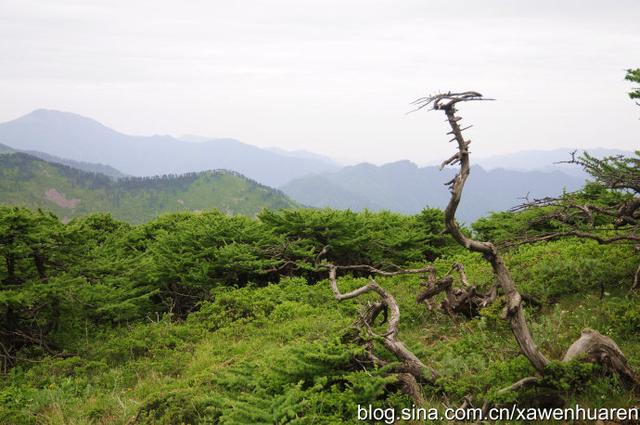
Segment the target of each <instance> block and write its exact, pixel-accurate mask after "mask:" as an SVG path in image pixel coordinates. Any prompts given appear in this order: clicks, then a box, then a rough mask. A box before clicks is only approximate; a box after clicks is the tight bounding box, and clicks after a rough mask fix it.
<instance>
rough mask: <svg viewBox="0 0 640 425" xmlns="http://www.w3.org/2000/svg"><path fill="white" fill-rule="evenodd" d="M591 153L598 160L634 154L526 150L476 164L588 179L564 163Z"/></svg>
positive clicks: (491, 167)
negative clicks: (585, 153)
mask: <svg viewBox="0 0 640 425" xmlns="http://www.w3.org/2000/svg"><path fill="white" fill-rule="evenodd" d="M585 151H586V152H589V154H590V155H593V156H595V157H598V158H603V157H605V156H613V155H624V156H629V155H631V154H632V153H633V152H629V151H623V150H620V149H604V148H592V149H578V148H558V149H553V150H546V151H543V150H526V151H520V152H515V153H510V154H504V155H494V156H490V157H486V158H476V159H475V163H476V164H478V165H481V166H482V167H483V168H484V169H486V170H493V169H496V168H504V169H508V170H516V171H562V172H563V173H566V174H571V175H573V176H577V177H582V178H586V176H587V175H586V173H585V172H584V171H583V170H582V168H581V167H577V166H576V165H574V164H566V163H564V162H566V161H569V160H570V159H571V153H572V152H576V154H577V155H578V156H579V155H581V154H583V153H584V152H585Z"/></svg>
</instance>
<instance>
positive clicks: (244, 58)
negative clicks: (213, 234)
mask: <svg viewBox="0 0 640 425" xmlns="http://www.w3.org/2000/svg"><path fill="white" fill-rule="evenodd" d="M629 67H640V1H638V0H608V1H604V0H601V1H595V0H580V1H567V0H565V1H557V0H554V1H541V0H535V1H533V0H531V1H456V2H452V1H448V2H445V1H428V0H416V1H404V0H395V1H375V0H355V1H350V0H341V1H338V0H319V1H307V0H305V1H302V0H269V1H264V0H263V1H259V0H253V1H243V0H225V1H219V0H205V1H191V0H189V1H186V0H183V1H165V0H153V1H137V0H126V1H123V0H104V1H96V0H74V1H70V0H55V1H52V0H42V1H34V0H0V99H1V100H0V121H7V120H10V119H14V118H16V117H18V116H20V115H23V114H25V113H28V112H30V111H31V110H34V109H37V108H50V109H58V110H63V111H70V112H76V113H79V114H82V115H86V116H90V117H92V118H95V119H97V120H98V121H100V122H102V123H104V124H105V125H107V126H109V127H111V128H114V129H116V130H118V131H121V132H124V133H129V134H141V135H150V134H173V135H180V134H198V135H205V136H212V137H232V138H236V139H239V140H241V141H243V142H246V143H250V144H254V145H258V146H262V147H269V146H277V147H280V148H284V149H306V150H310V151H315V152H318V153H323V154H327V155H330V156H333V157H344V158H351V159H357V160H366V161H370V162H375V163H382V162H389V161H393V160H398V159H411V160H413V161H415V162H418V163H428V162H432V161H436V160H440V159H442V158H444V157H446V156H449V154H450V151H451V149H452V148H453V147H452V146H451V145H448V144H447V142H446V141H447V140H448V138H447V137H446V136H445V135H444V133H445V132H446V131H447V129H446V128H445V123H444V122H443V116H441V114H438V113H436V112H429V113H426V112H420V113H416V114H410V115H405V113H406V112H407V111H408V110H409V109H410V107H409V105H408V104H409V102H410V101H411V100H413V99H415V98H417V97H419V96H421V95H424V94H427V93H431V92H435V91H440V90H444V91H446V90H476V91H479V92H481V93H483V94H484V95H486V96H490V97H495V98H496V99H497V100H498V101H497V102H483V103H478V104H474V105H471V104H469V105H464V106H463V108H462V115H463V116H464V118H465V121H464V122H465V123H472V124H474V129H472V130H470V133H471V134H470V136H471V138H472V139H473V144H472V152H473V153H474V154H476V155H477V156H482V157H484V156H488V155H491V154H497V153H507V152H513V151H517V150H524V149H533V148H535V149H547V148H548V149H552V148H555V147H564V146H580V147H586V148H588V147H599V146H600V147H611V148H621V149H634V148H636V149H637V148H638V147H640V143H639V141H640V140H639V137H638V135H639V134H640V120H639V119H638V118H639V117H640V107H637V106H635V105H634V103H633V102H632V101H631V100H629V99H628V98H627V96H626V92H627V91H629V90H630V88H631V85H630V84H629V83H627V82H625V81H624V80H623V77H624V70H625V69H626V68H629Z"/></svg>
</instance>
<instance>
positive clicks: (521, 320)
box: [414, 91, 640, 390]
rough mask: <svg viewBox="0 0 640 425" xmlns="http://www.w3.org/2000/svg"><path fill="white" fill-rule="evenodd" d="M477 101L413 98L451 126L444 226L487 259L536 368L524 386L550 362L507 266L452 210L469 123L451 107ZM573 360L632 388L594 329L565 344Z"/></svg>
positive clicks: (624, 366) (618, 355) (630, 377)
mask: <svg viewBox="0 0 640 425" xmlns="http://www.w3.org/2000/svg"><path fill="white" fill-rule="evenodd" d="M481 100H489V99H485V98H483V97H482V95H481V94H480V93H477V92H473V91H468V92H462V93H451V92H449V93H442V94H436V95H433V96H428V97H423V98H420V99H418V100H416V101H415V102H414V104H415V105H416V106H417V109H418V110H419V109H423V108H430V109H431V110H436V111H443V112H444V114H445V115H446V117H447V122H448V124H449V127H450V128H451V131H450V132H449V133H447V134H449V135H451V136H452V138H451V140H450V141H451V142H455V143H456V145H457V150H456V153H455V154H454V155H452V156H451V157H450V158H448V159H447V160H445V161H444V162H443V163H442V166H441V167H442V168H444V167H445V166H447V165H458V166H459V170H458V173H457V174H456V175H455V177H454V178H453V179H452V180H451V181H449V182H448V183H447V184H448V186H449V188H450V192H451V197H450V199H449V203H448V205H447V207H446V209H445V225H446V229H447V231H448V232H449V233H450V234H451V235H452V236H453V238H454V239H455V240H456V241H457V242H458V243H459V244H460V245H462V246H464V247H465V248H466V249H468V250H470V251H473V252H478V253H480V254H482V256H483V257H484V259H485V260H486V261H488V262H489V263H490V264H491V268H492V270H493V274H494V276H495V279H496V281H497V283H498V285H499V287H500V288H501V289H502V292H503V293H504V296H505V299H506V306H505V309H504V311H503V314H502V316H503V318H504V319H505V320H507V321H508V323H509V325H510V327H511V330H512V332H513V335H514V337H515V340H516V341H517V343H518V346H519V348H520V351H521V352H522V354H523V355H524V356H525V357H526V358H527V359H528V360H529V362H530V363H531V365H532V366H533V367H534V368H535V370H536V371H537V373H538V375H537V376H534V377H530V378H527V379H526V380H523V381H521V382H526V385H527V386H530V385H532V384H535V383H537V382H539V381H540V380H541V378H542V377H543V376H544V374H545V371H546V368H547V366H548V365H549V363H550V361H549V359H547V357H546V356H545V355H544V354H543V353H542V352H541V351H540V349H539V347H538V345H537V344H536V342H535V339H534V338H533V335H532V333H531V331H530V329H529V326H528V323H527V319H526V316H525V312H524V305H523V297H522V295H521V294H520V292H519V291H518V289H517V287H516V285H515V283H514V281H513V279H512V278H511V275H510V273H509V270H508V268H507V266H506V265H505V263H504V261H503V259H502V257H501V255H500V253H499V251H498V249H497V248H496V246H495V245H494V244H493V243H491V242H486V241H479V240H475V239H472V238H470V237H468V236H466V235H465V234H464V233H463V232H462V230H461V228H460V226H459V225H458V223H457V221H456V218H455V215H456V210H457V208H458V205H459V203H460V199H461V197H462V191H463V189H464V186H465V183H466V181H467V178H468V177H469V172H470V161H469V145H470V143H471V140H468V139H465V137H464V135H463V131H464V130H466V129H468V128H470V126H469V127H465V128H462V127H461V126H460V121H461V120H462V118H461V117H460V116H458V115H457V112H458V110H457V106H458V104H460V103H463V102H470V101H481ZM573 359H580V360H583V361H588V362H593V363H597V364H599V365H600V366H602V368H603V369H604V370H605V371H608V372H610V373H616V374H618V375H620V377H621V378H622V380H623V382H626V383H628V384H630V385H632V386H634V387H638V385H640V381H639V379H638V376H637V375H636V374H635V372H634V371H633V370H631V368H630V367H629V365H628V362H627V359H626V357H625V356H624V354H623V353H622V351H621V350H620V348H619V347H618V346H617V345H616V343H615V342H614V341H613V340H611V339H610V338H608V337H606V336H603V335H601V334H600V333H599V332H597V331H595V330H591V329H585V330H584V331H583V332H582V335H581V337H580V338H579V339H578V340H577V341H576V342H574V343H573V344H572V345H571V347H570V348H569V350H568V351H567V353H566V355H565V356H564V358H563V359H562V360H563V361H570V360H573ZM514 385H515V386H516V387H514V388H511V387H510V388H509V389H511V390H515V389H518V388H519V387H521V386H522V385H524V384H521V385H520V386H518V385H517V384H514ZM512 387H513V386H512Z"/></svg>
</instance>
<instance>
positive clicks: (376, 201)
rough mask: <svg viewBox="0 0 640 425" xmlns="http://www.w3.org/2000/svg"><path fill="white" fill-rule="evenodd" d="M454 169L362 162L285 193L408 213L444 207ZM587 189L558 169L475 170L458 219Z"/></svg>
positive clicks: (309, 201) (324, 203) (319, 203)
mask: <svg viewBox="0 0 640 425" xmlns="http://www.w3.org/2000/svg"><path fill="white" fill-rule="evenodd" d="M454 174H455V170H453V169H446V168H445V169H444V170H442V171H440V170H439V168H438V167H422V168H420V167H418V166H417V165H415V164H414V163H412V162H410V161H399V162H394V163H390V164H385V165H382V166H376V165H372V164H359V165H355V166H350V167H345V168H343V169H341V170H340V171H337V172H332V173H323V174H317V175H312V176H307V177H303V178H299V179H295V180H293V181H291V182H289V183H287V184H286V185H283V186H281V187H280V189H281V190H282V191H283V192H284V193H286V194H287V195H288V196H290V197H291V198H293V199H294V200H296V201H298V202H300V203H302V204H305V205H309V206H313V207H333V208H339V209H345V208H350V209H353V210H362V209H364V208H367V209H371V210H381V209H389V210H392V211H399V212H403V213H407V214H414V213H417V212H419V211H420V210H421V209H423V208H424V207H425V206H429V207H437V208H444V207H445V206H446V205H447V202H448V201H449V191H448V189H447V187H446V186H445V185H444V184H445V183H446V182H447V181H449V180H451V179H452V178H453V176H454ZM583 185H584V179H583V178H580V177H575V176H571V175H568V174H565V173H562V172H559V171H554V172H543V171H526V172H522V171H513V170H505V169H495V170H491V171H486V170H484V169H483V168H482V167H479V166H475V167H472V169H471V177H470V178H469V180H468V182H467V185H466V187H465V191H464V195H463V197H462V202H461V205H460V208H459V210H458V211H459V214H458V217H459V218H460V219H461V220H462V221H465V222H466V223H471V222H473V221H474V220H476V219H478V218H480V217H482V216H483V215H486V214H487V213H489V212H491V211H501V210H505V209H508V208H510V207H513V206H514V205H517V204H518V203H520V202H522V199H521V198H522V197H525V196H527V194H528V195H529V196H530V197H531V198H534V197H543V196H553V195H558V194H560V193H561V192H562V190H563V189H566V190H569V191H572V190H576V189H578V188H580V187H582V186H583Z"/></svg>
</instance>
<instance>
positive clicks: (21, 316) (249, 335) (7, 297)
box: [0, 207, 640, 424]
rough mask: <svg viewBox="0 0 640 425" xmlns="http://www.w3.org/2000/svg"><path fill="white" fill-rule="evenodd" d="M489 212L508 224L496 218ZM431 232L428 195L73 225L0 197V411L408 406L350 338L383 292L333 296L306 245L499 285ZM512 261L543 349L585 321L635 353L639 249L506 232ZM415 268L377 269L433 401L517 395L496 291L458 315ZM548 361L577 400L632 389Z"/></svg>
mask: <svg viewBox="0 0 640 425" xmlns="http://www.w3.org/2000/svg"><path fill="white" fill-rule="evenodd" d="M492 220H493V221H492ZM514 220H517V219H515V218H514ZM481 226H484V227H482V229H480V228H478V229H479V231H480V230H482V231H485V232H488V231H489V230H488V229H492V230H491V231H492V232H505V231H506V230H505V228H507V229H509V228H510V226H511V227H513V226H515V225H514V224H513V223H511V221H510V220H506V219H505V217H499V218H497V217H493V218H492V219H488V220H485V221H484V222H483V224H482V225H481ZM442 229H443V215H442V212H440V211H437V210H425V211H424V212H423V213H422V214H419V215H417V216H402V215H398V214H392V213H375V214H374V213H367V212H365V213H359V214H356V213H352V212H348V211H346V212H341V211H333V210H295V211H279V212H273V211H264V212H263V213H262V214H260V215H259V217H258V218H257V219H250V218H246V217H231V216H227V215H224V214H221V213H218V212H215V211H209V212H203V213H178V214H170V215H165V216H162V217H160V218H158V219H156V220H154V221H152V222H149V223H147V224H143V225H137V226H132V225H129V224H126V223H123V222H118V221H116V220H113V219H112V218H111V217H110V216H108V215H103V214H97V215H90V216H87V217H85V218H80V219H75V220H72V221H71V222H70V223H68V224H66V225H64V224H61V223H60V222H59V221H58V220H57V219H56V218H55V217H53V216H52V215H50V214H48V213H45V212H41V211H35V212H34V211H29V210H25V209H20V208H10V207H3V208H2V209H0V238H1V239H0V256H1V257H2V263H1V265H0V281H1V282H2V283H1V288H2V290H1V291H0V314H1V315H2V318H3V320H2V321H1V322H0V342H1V343H2V347H1V348H2V352H1V353H0V356H2V360H3V363H2V367H3V373H4V374H5V376H4V379H3V380H2V381H1V383H0V422H2V423H18V424H22V423H27V424H28V423H60V424H67V423H121V424H124V423H166V424H174V423H229V424H230V423H355V422H356V420H355V412H356V407H357V405H358V404H365V405H366V404H373V405H375V406H377V407H406V406H411V404H412V401H411V399H410V398H408V396H406V395H405V394H404V393H403V392H402V390H401V385H400V384H399V383H398V382H397V380H396V379H395V378H394V377H393V376H391V375H388V374H386V373H385V370H384V368H375V367H373V368H372V367H370V365H368V364H367V363H366V362H365V361H364V360H363V354H364V353H363V349H362V347H361V346H360V345H358V344H355V343H354V339H353V334H354V332H357V331H356V330H355V329H354V327H353V322H354V321H355V320H356V318H357V317H358V314H359V312H361V311H362V308H363V307H362V306H363V303H364V302H365V301H367V300H370V301H373V300H374V297H373V296H365V298H364V299H359V300H358V301H355V300H351V301H345V302H342V303H338V302H336V301H335V300H334V298H333V295H332V293H331V291H330V289H329V286H328V282H327V280H326V272H325V271H323V270H319V269H318V268H317V267H316V262H317V255H318V253H319V252H321V251H322V249H323V248H324V247H326V246H329V248H328V250H327V254H326V256H327V260H329V261H331V262H333V263H336V264H344V265H348V264H370V265H373V266H375V267H379V268H383V269H386V270H394V269H395V266H401V267H411V266H416V267H417V266H422V265H425V264H433V265H434V266H435V268H436V269H437V271H438V273H439V274H440V275H442V274H444V273H447V272H448V271H449V270H450V269H451V265H452V264H453V263H455V262H458V263H462V264H464V265H465V270H466V272H467V276H468V278H469V280H470V281H471V282H473V283H474V284H475V285H478V287H480V288H488V287H489V286H491V285H493V275H492V273H491V270H490V268H489V266H488V265H487V263H486V262H485V261H484V260H483V259H482V258H481V257H480V256H479V255H478V254H472V253H468V252H466V251H464V250H462V249H461V248H459V247H458V246H457V245H455V244H454V243H453V242H452V241H451V239H450V238H449V237H448V236H444V235H443V234H442ZM511 230H513V229H511ZM511 230H509V231H511ZM505 261H506V262H507V265H508V266H509V268H510V270H511V272H512V275H513V277H514V279H515V280H516V281H518V282H519V283H520V290H521V292H523V293H526V294H530V295H531V296H533V297H535V298H537V299H538V300H539V301H540V302H541V304H542V306H541V307H540V308H536V309H529V310H528V315H529V318H530V323H531V327H532V332H533V333H534V334H535V336H536V338H537V340H538V341H539V344H540V346H541V348H542V349H543V350H544V351H545V352H546V353H550V354H551V355H555V357H556V358H557V357H560V356H561V355H562V353H563V352H564V350H565V349H566V347H567V346H568V345H569V344H570V343H571V341H574V340H575V339H576V338H577V337H578V336H579V334H580V331H581V330H582V329H583V328H585V327H590V328H594V329H596V330H598V331H600V332H601V333H603V334H605V335H609V336H611V337H613V338H615V339H616V340H617V341H618V342H619V344H620V347H621V348H622V349H623V351H624V352H625V353H626V354H627V356H628V358H629V360H630V362H631V363H632V364H631V365H632V367H634V368H637V367H639V366H640V340H639V337H638V335H639V333H638V330H640V319H639V318H640V309H639V308H638V307H637V306H638V305H639V304H638V300H637V298H636V297H635V296H634V295H629V293H628V289H629V286H630V282H631V281H632V279H633V274H634V271H635V268H636V267H637V256H636V254H635V252H634V250H633V246H632V245H629V244H613V245H599V244H598V243H597V242H596V241H593V240H583V239H576V238H566V239H562V240H558V241H545V242H539V243H535V244H528V245H522V246H519V247H516V248H514V249H512V250H510V251H509V252H508V253H507V254H506V256H505ZM457 279H458V277H456V280H457ZM339 280H340V285H341V287H342V288H343V290H345V291H346V290H349V289H350V288H351V289H353V288H356V287H358V286H361V285H362V284H363V283H366V281H367V280H366V274H364V273H362V272H355V273H349V274H347V275H342V277H340V279H339ZM421 280H422V277H421V276H419V275H412V276H396V277H389V278H384V277H383V278H379V279H378V283H379V284H380V285H382V286H383V287H384V288H385V289H386V290H387V291H389V292H390V293H392V294H393V295H394V296H395V297H396V299H397V301H398V303H399V305H400V308H401V314H402V322H401V327H400V336H401V338H402V340H403V341H404V342H405V344H406V345H407V346H408V347H409V348H410V349H411V350H412V351H413V352H414V353H415V354H416V355H417V356H418V357H420V358H423V359H429V361H430V364H431V365H432V366H433V367H435V368H436V369H438V370H439V371H442V372H443V374H442V376H440V377H439V378H438V380H437V382H436V384H435V385H433V386H426V387H425V388H424V390H425V396H426V398H427V404H428V405H432V406H435V407H440V408H441V407H443V406H444V404H443V400H448V403H450V404H454V405H459V404H461V403H462V401H463V398H464V397H465V396H466V395H468V394H474V395H475V396H476V397H477V398H479V399H485V400H496V401H500V402H512V401H514V400H516V399H517V401H518V402H519V403H524V404H526V403H527V402H528V401H527V397H528V396H531V395H530V394H529V395H528V394H527V393H526V392H523V393H518V394H516V393H508V394H504V393H498V390H499V389H501V388H503V387H505V386H509V385H510V384H512V383H513V382H515V381H516V380H518V379H521V378H523V377H525V376H528V375H530V374H531V373H532V368H531V366H530V364H529V363H528V362H527V360H526V359H525V358H524V357H523V356H522V355H520V354H519V351H518V348H517V346H516V345H515V344H514V343H513V336H512V335H511V333H510V330H509V328H508V326H507V325H506V324H505V323H504V322H503V321H502V320H501V319H500V317H499V316H500V311H501V309H502V301H501V299H499V300H498V302H497V303H496V304H495V305H492V306H490V307H487V308H486V309H484V310H482V311H481V314H480V316H478V317H476V318H474V319H473V320H466V319H465V318H463V317H449V316H448V315H445V314H443V313H442V312H440V311H438V310H437V309H434V310H433V311H430V310H428V309H427V308H426V306H425V305H424V304H417V303H416V301H415V299H416V294H417V292H418V291H419V288H420V285H419V284H420V281H421ZM456 283H457V284H459V282H456ZM365 304H366V303H365ZM379 355H380V356H382V357H385V358H387V360H389V361H393V358H391V357H389V355H388V354H385V352H384V350H379ZM552 367H556V372H555V373H550V374H549V376H550V377H549V378H547V379H551V380H554V386H555V387H556V388H559V390H558V396H559V397H562V398H563V399H565V400H566V401H568V402H571V401H577V402H579V403H580V404H581V405H584V406H616V407H620V406H630V405H633V404H636V403H637V402H638V399H637V397H636V396H635V395H634V394H633V393H632V392H630V391H629V390H627V389H625V388H624V387H623V386H622V385H621V384H620V382H618V380H617V378H615V377H602V376H600V375H599V374H598V371H597V370H592V369H591V368H590V367H591V366H589V365H580V364H576V365H575V366H562V367H560V366H555V364H554V365H552ZM585 368H586V369H585ZM587 369H588V370H587ZM445 395H446V397H444V396H445Z"/></svg>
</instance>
